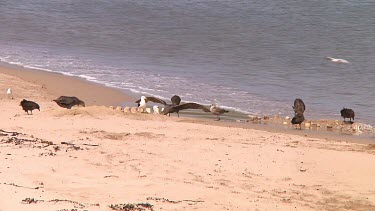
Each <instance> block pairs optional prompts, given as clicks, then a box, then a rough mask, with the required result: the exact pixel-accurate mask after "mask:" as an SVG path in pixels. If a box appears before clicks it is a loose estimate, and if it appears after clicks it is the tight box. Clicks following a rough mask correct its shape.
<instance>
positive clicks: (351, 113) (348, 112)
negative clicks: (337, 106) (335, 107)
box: [340, 108, 354, 122]
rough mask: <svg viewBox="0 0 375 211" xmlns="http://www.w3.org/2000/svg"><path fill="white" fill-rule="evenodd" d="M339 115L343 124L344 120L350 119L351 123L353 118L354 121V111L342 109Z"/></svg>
mask: <svg viewBox="0 0 375 211" xmlns="http://www.w3.org/2000/svg"><path fill="white" fill-rule="evenodd" d="M340 113H341V116H342V117H343V118H344V122H345V119H346V118H349V119H350V122H351V121H352V118H353V121H354V111H353V110H352V109H350V108H342V110H341V111H340Z"/></svg>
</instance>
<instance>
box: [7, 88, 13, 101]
mask: <svg viewBox="0 0 375 211" xmlns="http://www.w3.org/2000/svg"><path fill="white" fill-rule="evenodd" d="M7 98H9V99H12V100H13V93H12V89H10V88H8V89H7Z"/></svg>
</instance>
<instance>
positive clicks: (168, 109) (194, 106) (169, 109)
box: [162, 103, 210, 115]
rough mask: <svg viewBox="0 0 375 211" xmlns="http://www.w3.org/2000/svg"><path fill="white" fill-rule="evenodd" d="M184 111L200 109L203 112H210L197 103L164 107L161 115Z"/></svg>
mask: <svg viewBox="0 0 375 211" xmlns="http://www.w3.org/2000/svg"><path fill="white" fill-rule="evenodd" d="M185 109H202V110H203V111H204V112H210V110H209V109H208V108H206V107H205V106H204V105H201V104H198V103H184V104H181V105H166V106H165V107H164V110H163V111H162V114H164V115H167V114H170V113H175V112H179V111H180V110H185Z"/></svg>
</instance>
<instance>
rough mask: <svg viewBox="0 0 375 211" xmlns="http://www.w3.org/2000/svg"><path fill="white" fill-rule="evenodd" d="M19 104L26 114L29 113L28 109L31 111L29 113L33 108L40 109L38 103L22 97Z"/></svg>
mask: <svg viewBox="0 0 375 211" xmlns="http://www.w3.org/2000/svg"><path fill="white" fill-rule="evenodd" d="M20 106H22V109H23V110H24V111H26V113H27V115H29V111H30V112H31V114H33V110H34V109H38V110H39V111H40V107H39V105H38V104H37V103H35V102H33V101H28V100H25V99H23V100H22V101H21V102H20Z"/></svg>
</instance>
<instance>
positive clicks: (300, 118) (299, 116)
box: [291, 113, 305, 130]
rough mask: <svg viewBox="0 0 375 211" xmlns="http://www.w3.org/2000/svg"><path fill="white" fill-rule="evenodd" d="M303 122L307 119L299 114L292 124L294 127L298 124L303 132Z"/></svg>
mask: <svg viewBox="0 0 375 211" xmlns="http://www.w3.org/2000/svg"><path fill="white" fill-rule="evenodd" d="M303 121H305V117H304V116H303V114H299V113H297V114H296V115H295V116H294V117H293V119H292V121H291V122H292V124H293V125H296V124H298V125H299V129H300V130H302V128H301V124H302V122H303Z"/></svg>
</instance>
